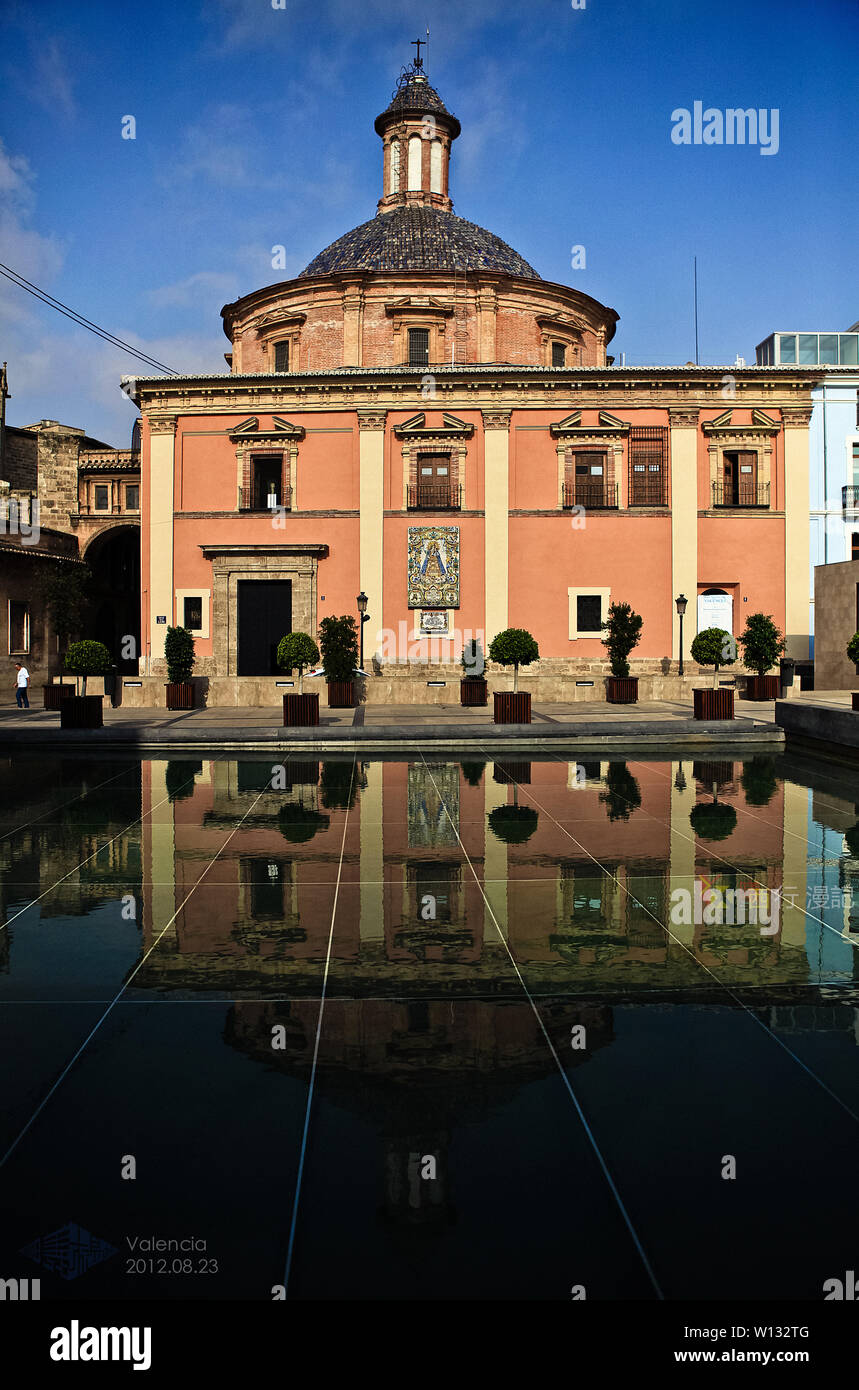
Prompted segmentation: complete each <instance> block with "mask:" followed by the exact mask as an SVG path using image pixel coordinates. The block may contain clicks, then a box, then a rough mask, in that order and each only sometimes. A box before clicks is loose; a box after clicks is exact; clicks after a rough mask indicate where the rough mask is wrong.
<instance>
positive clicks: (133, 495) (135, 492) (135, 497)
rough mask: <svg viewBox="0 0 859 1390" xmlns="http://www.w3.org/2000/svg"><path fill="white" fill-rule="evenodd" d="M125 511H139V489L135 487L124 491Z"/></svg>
mask: <svg viewBox="0 0 859 1390" xmlns="http://www.w3.org/2000/svg"><path fill="white" fill-rule="evenodd" d="M125 510H126V511H128V512H139V511H140V488H139V487H137V486H136V485H135V486H134V487H127V488H126V489H125Z"/></svg>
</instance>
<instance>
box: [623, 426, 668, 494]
mask: <svg viewBox="0 0 859 1390" xmlns="http://www.w3.org/2000/svg"><path fill="white" fill-rule="evenodd" d="M629 506H630V507H667V506H668V428H667V426H664V425H633V426H632V427H631V428H630V431H629Z"/></svg>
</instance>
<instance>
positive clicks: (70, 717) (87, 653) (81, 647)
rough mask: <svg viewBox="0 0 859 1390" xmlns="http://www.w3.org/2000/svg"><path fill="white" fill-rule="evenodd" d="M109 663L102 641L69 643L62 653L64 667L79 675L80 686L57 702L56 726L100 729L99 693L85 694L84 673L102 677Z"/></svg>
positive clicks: (100, 700) (108, 653)
mask: <svg viewBox="0 0 859 1390" xmlns="http://www.w3.org/2000/svg"><path fill="white" fill-rule="evenodd" d="M110 666H111V660H110V652H109V651H108V650H107V647H106V646H105V645H104V644H103V643H102V642H93V641H90V640H88V639H85V640H84V641H82V642H72V644H71V646H70V647H69V649H68V651H67V652H66V670H67V671H70V672H71V674H72V675H73V676H80V677H81V678H82V680H83V689H82V691H81V693H80V695H78V694H75V695H72V697H71V698H70V699H66V700H63V701H62V702H61V704H60V726H61V728H63V729H100V728H102V726H103V724H104V717H103V711H102V701H103V699H104V696H103V695H87V693H86V683H87V677H88V676H103V675H105V674H106V673H107V672H108V671H109V670H110Z"/></svg>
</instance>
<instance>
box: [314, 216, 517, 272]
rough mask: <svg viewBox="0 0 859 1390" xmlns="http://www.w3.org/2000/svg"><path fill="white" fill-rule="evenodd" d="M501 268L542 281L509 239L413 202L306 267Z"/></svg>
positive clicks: (363, 225)
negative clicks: (503, 238)
mask: <svg viewBox="0 0 859 1390" xmlns="http://www.w3.org/2000/svg"><path fill="white" fill-rule="evenodd" d="M457 264H458V265H459V269H460V270H463V269H468V270H498V271H501V272H502V273H504V274H507V275H516V276H518V277H519V278H520V279H523V280H539V279H540V276H539V275H538V274H537V272H536V270H535V269H534V267H533V266H530V265H529V264H528V262H527V261H526V260H523V259H522V257H521V256H520V255H519V253H518V251H514V250H513V248H512V246H508V245H507V242H506V241H502V240H501V238H500V237H497V236H495V235H494V234H493V233H492V232H487V231H486V229H485V228H484V227H478V226H477V225H476V224H475V223H474V222H466V220H465V218H464V217H457V216H456V215H455V214H454V213H452V212H444V211H442V210H441V209H440V208H434V207H425V206H424V205H423V204H420V203H407V204H405V205H404V206H402V207H396V208H394V209H392V211H390V212H380V213H378V214H377V215H376V216H375V217H374V218H372V220H371V221H370V222H362V223H361V225H360V227H354V228H353V229H352V231H351V232H347V233H346V235H345V236H341V237H338V238H337V240H336V241H332V243H331V245H330V246H326V248H325V250H324V251H320V252H319V255H318V256H314V258H313V260H312V261H311V262H310V264H309V265H308V266H306V267H305V269H304V270H303V271H302V272H301V274H300V275H299V277H298V278H299V279H300V280H301V279H304V278H306V277H307V276H310V275H329V274H332V273H334V272H337V271H342V270H448V271H451V272H453V270H454V269H455V268H456V266H457Z"/></svg>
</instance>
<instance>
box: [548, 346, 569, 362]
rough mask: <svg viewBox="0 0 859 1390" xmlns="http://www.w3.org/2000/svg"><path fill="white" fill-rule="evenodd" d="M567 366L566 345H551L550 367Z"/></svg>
mask: <svg viewBox="0 0 859 1390" xmlns="http://www.w3.org/2000/svg"><path fill="white" fill-rule="evenodd" d="M566 365H567V345H566V343H553V344H552V366H553V367H566Z"/></svg>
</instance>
